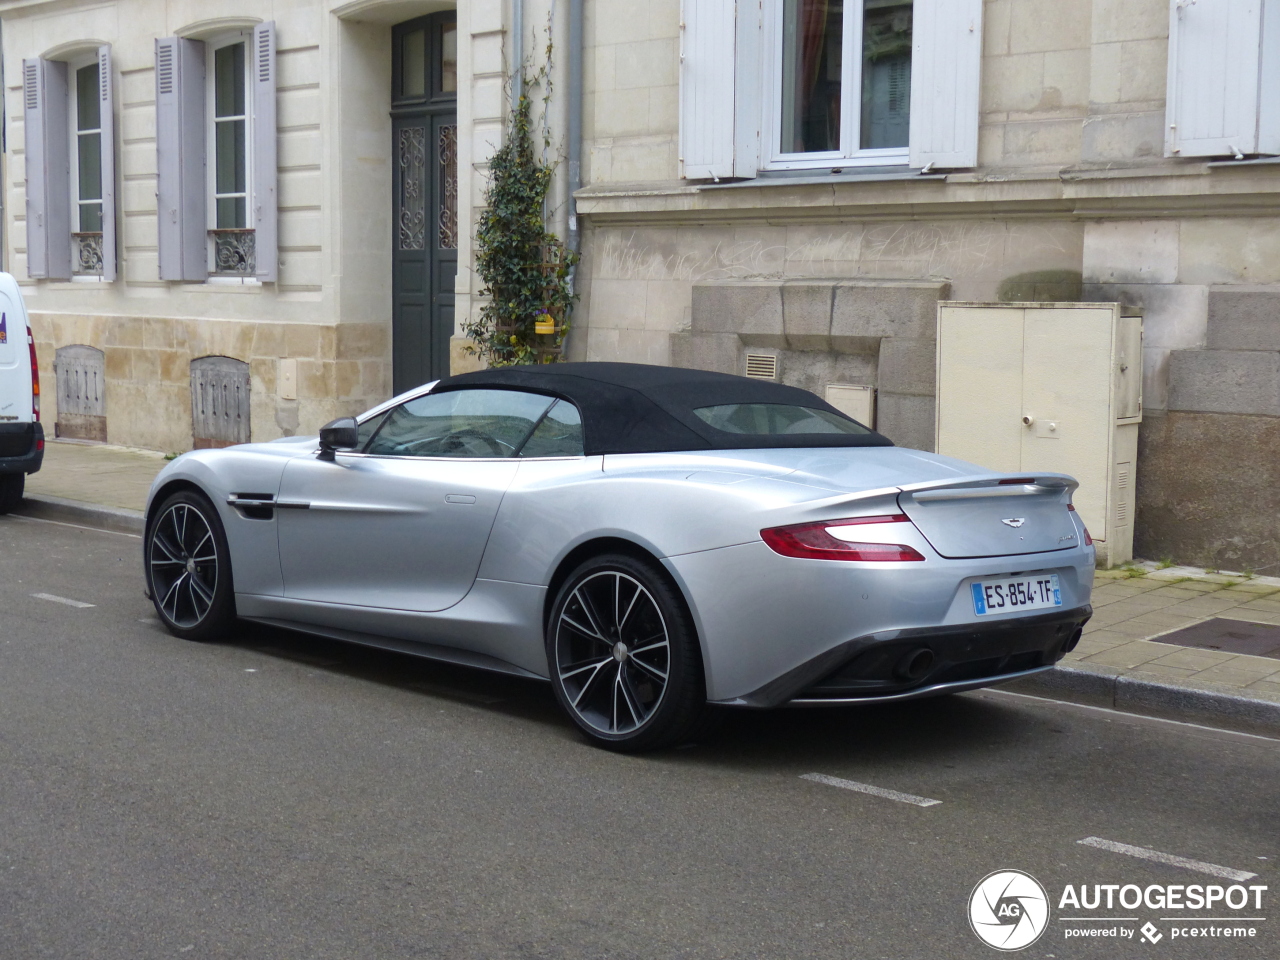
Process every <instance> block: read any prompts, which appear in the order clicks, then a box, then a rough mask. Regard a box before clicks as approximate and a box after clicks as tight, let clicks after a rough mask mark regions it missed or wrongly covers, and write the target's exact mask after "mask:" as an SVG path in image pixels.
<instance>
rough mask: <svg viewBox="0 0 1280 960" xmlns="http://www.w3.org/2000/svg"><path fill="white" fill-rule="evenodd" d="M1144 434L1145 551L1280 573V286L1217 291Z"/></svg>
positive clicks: (1141, 539)
mask: <svg viewBox="0 0 1280 960" xmlns="http://www.w3.org/2000/svg"><path fill="white" fill-rule="evenodd" d="M1207 316H1208V319H1207V326H1206V329H1205V337H1204V346H1203V347H1197V348H1193V349H1183V350H1174V351H1171V352H1170V354H1169V363H1168V401H1167V412H1164V411H1161V412H1157V413H1156V414H1155V415H1154V416H1152V415H1148V417H1147V419H1146V422H1145V423H1144V424H1143V429H1142V432H1141V433H1140V435H1139V436H1140V450H1139V469H1138V523H1137V528H1136V542H1135V550H1136V552H1138V553H1139V554H1140V555H1142V556H1147V557H1163V556H1169V557H1174V558H1177V559H1178V560H1180V561H1183V562H1191V563H1197V564H1201V565H1204V566H1209V567H1214V568H1218V569H1227V570H1245V569H1249V570H1254V571H1256V572H1259V573H1269V574H1276V573H1280V289H1274V288H1272V289H1267V288H1258V289H1248V288H1211V289H1210V290H1209V291H1208V295H1207Z"/></svg>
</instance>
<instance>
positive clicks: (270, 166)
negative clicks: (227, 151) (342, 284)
mask: <svg viewBox="0 0 1280 960" xmlns="http://www.w3.org/2000/svg"><path fill="white" fill-rule="evenodd" d="M277 179H278V178H277V174H276V25H275V24H274V23H272V22H267V23H260V24H258V25H257V26H256V27H254V28H253V230H254V237H253V244H254V263H255V264H256V269H255V273H256V274H257V277H258V279H259V280H262V281H263V282H274V281H275V280H276V275H277V264H278V262H279V256H278V253H277V242H276V238H277V235H278V227H277V207H278V204H277V200H276V185H277Z"/></svg>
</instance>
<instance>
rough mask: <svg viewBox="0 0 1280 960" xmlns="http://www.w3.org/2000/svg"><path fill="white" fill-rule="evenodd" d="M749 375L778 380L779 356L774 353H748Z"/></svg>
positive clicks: (760, 378) (754, 377) (753, 377)
mask: <svg viewBox="0 0 1280 960" xmlns="http://www.w3.org/2000/svg"><path fill="white" fill-rule="evenodd" d="M747 376H748V377H751V378H752V379H753V380H777V379H778V358H777V356H776V355H775V354H772V353H748V354H747Z"/></svg>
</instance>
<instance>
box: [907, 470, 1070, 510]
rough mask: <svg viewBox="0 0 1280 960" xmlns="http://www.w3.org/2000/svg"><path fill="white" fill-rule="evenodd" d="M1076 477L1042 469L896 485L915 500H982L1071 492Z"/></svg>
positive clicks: (925, 501)
mask: <svg viewBox="0 0 1280 960" xmlns="http://www.w3.org/2000/svg"><path fill="white" fill-rule="evenodd" d="M1078 486H1080V483H1079V481H1077V480H1076V479H1075V478H1074V477H1070V476H1068V475H1067V474H1065V473H1042V474H1037V475H1035V476H1027V475H1026V474H1016V473H1012V474H1009V475H1007V476H1003V477H1000V476H995V477H992V476H985V477H972V478H970V477H961V478H959V479H957V480H930V481H927V482H925V483H911V484H906V485H904V486H902V487H900V488H899V489H900V490H901V492H902V493H908V494H911V496H912V499H914V500H915V501H916V502H917V503H928V502H931V501H937V500H979V499H981V500H985V499H988V498H991V497H1034V496H1043V495H1046V494H1055V493H1064V492H1065V493H1071V492H1073V491H1074V490H1075V489H1076V488H1077V487H1078Z"/></svg>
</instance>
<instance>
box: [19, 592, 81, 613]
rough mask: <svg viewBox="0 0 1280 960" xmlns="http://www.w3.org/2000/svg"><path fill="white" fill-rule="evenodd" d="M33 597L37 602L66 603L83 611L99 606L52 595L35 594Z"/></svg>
mask: <svg viewBox="0 0 1280 960" xmlns="http://www.w3.org/2000/svg"><path fill="white" fill-rule="evenodd" d="M32 596H33V597H35V598H36V599H37V600H50V601H52V602H54V603H65V604H66V605H67V606H68V607H78V608H80V609H81V610H85V609H88V608H89V607H94V606H97V604H94V603H84V602H83V601H80V600H68V599H67V598H66V597H58V596H54V595H53V594H52V593H33V594H32Z"/></svg>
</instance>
